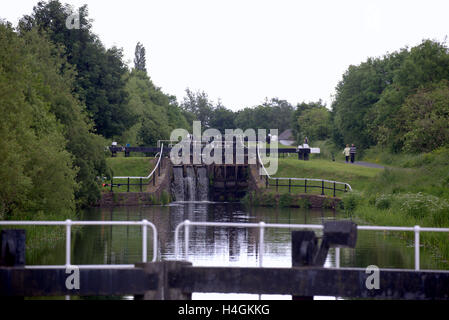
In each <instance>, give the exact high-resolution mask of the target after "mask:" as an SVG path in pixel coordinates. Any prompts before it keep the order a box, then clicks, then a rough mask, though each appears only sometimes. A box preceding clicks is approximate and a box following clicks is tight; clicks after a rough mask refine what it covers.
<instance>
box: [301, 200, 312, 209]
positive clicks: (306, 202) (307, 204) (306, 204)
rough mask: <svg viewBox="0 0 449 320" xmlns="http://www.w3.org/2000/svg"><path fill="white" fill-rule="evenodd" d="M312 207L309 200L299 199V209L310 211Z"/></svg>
mask: <svg viewBox="0 0 449 320" xmlns="http://www.w3.org/2000/svg"><path fill="white" fill-rule="evenodd" d="M311 206H312V204H311V203H310V200H309V198H299V199H298V207H300V208H303V209H309V208H310V207H311Z"/></svg>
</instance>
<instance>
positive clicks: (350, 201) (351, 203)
mask: <svg viewBox="0 0 449 320" xmlns="http://www.w3.org/2000/svg"><path fill="white" fill-rule="evenodd" d="M361 201H362V195H361V194H360V193H358V192H356V191H352V192H349V193H347V194H345V195H344V196H343V198H342V201H341V203H342V205H343V208H344V210H345V211H346V212H354V210H355V209H356V208H357V206H358V204H359V203H360V202H361Z"/></svg>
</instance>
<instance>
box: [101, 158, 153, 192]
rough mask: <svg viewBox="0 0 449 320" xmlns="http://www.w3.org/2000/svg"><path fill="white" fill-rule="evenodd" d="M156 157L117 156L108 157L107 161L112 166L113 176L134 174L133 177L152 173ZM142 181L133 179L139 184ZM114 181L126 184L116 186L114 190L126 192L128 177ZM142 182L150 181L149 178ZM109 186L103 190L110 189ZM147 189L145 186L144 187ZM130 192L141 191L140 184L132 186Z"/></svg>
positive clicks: (107, 182) (108, 182)
mask: <svg viewBox="0 0 449 320" xmlns="http://www.w3.org/2000/svg"><path fill="white" fill-rule="evenodd" d="M153 159H154V158H148V157H127V158H125V157H115V158H107V159H106V162H107V165H108V166H109V168H111V171H112V175H113V176H116V177H117V176H122V177H125V176H133V177H146V176H148V175H149V174H150V172H151V171H152V170H153V168H154V161H152V160H153ZM139 182H140V180H139V179H131V180H130V183H131V184H138V183H139ZM105 183H106V184H110V183H111V181H110V180H107V181H105ZM114 183H123V184H124V185H122V186H120V187H114V190H116V191H117V192H120V191H122V192H126V191H127V186H126V185H125V184H126V183H127V180H126V179H120V180H114ZM142 183H148V180H145V179H144V180H143V181H142ZM108 190H109V188H104V189H103V191H108ZM143 190H144V191H145V186H144V187H143ZM129 191H130V192H139V191H140V187H139V186H130V188H129Z"/></svg>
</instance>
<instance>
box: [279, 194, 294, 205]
mask: <svg viewBox="0 0 449 320" xmlns="http://www.w3.org/2000/svg"><path fill="white" fill-rule="evenodd" d="M293 203H294V198H293V196H292V195H291V194H290V193H284V194H282V195H281V196H280V197H279V206H280V207H283V208H286V207H291V206H292V205H293Z"/></svg>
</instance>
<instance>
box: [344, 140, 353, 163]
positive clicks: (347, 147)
mask: <svg viewBox="0 0 449 320" xmlns="http://www.w3.org/2000/svg"><path fill="white" fill-rule="evenodd" d="M350 152H351V148H349V144H347V145H346V148H345V149H344V150H343V154H344V155H345V157H346V163H348V162H349V156H350Z"/></svg>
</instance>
